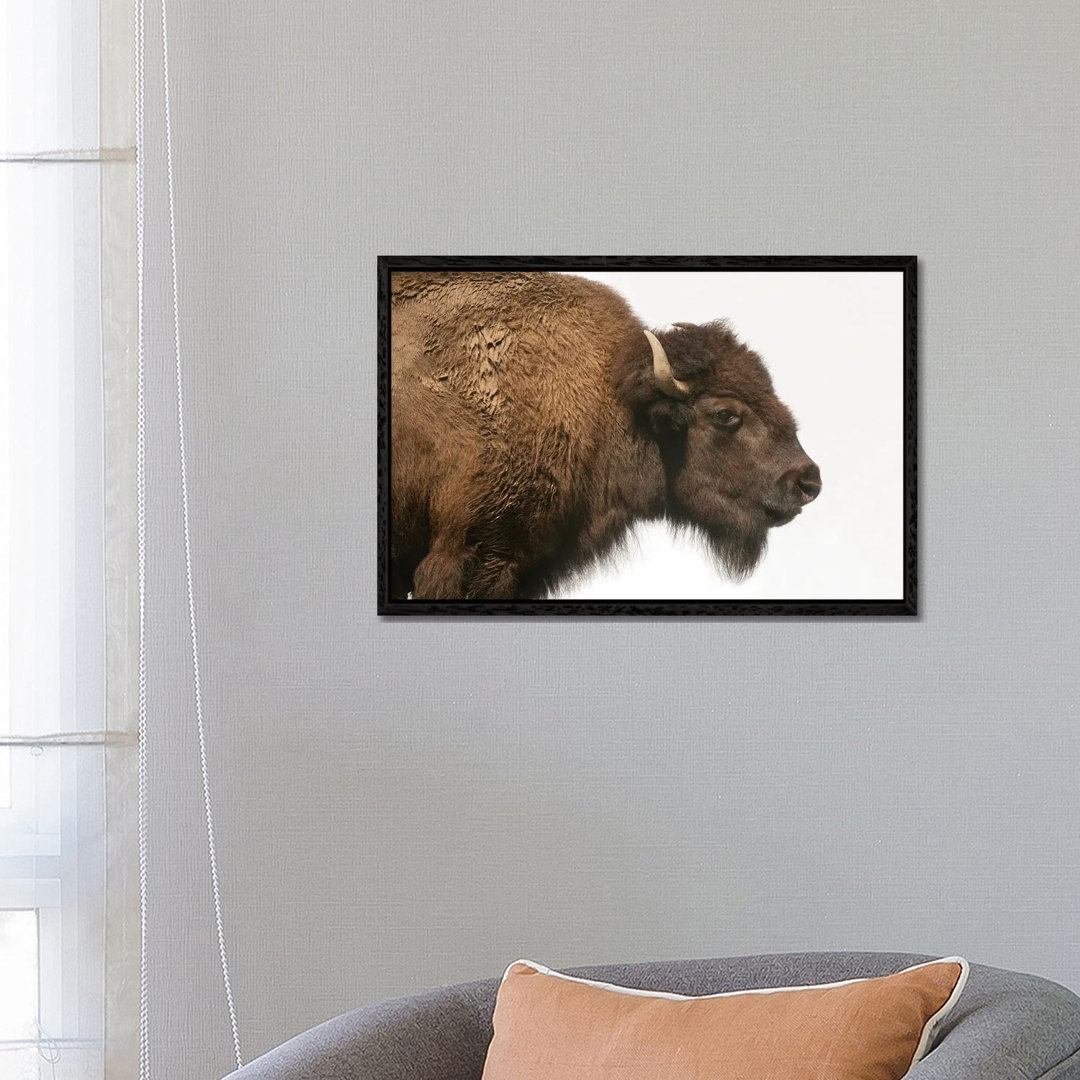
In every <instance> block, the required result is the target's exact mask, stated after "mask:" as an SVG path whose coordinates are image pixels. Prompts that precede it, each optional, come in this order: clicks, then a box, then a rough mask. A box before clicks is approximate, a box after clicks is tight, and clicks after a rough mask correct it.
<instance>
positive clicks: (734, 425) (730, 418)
mask: <svg viewBox="0 0 1080 1080" xmlns="http://www.w3.org/2000/svg"><path fill="white" fill-rule="evenodd" d="M710 415H711V416H712V419H713V421H714V423H716V424H717V425H718V426H720V427H722V428H723V429H724V430H725V431H737V430H738V428H739V427H740V425H741V424H742V417H741V416H740V415H739V414H738V413H737V412H734V411H733V410H732V409H717V410H716V412H714V413H711V414H710Z"/></svg>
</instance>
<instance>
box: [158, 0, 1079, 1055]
mask: <svg viewBox="0 0 1080 1080" xmlns="http://www.w3.org/2000/svg"><path fill="white" fill-rule="evenodd" d="M150 6H151V7H152V6H153V5H150ZM174 7H175V9H176V10H175V11H174V12H173V15H172V27H171V29H172V32H173V45H174V52H173V61H172V63H173V76H174V84H173V92H174V107H175V117H174V120H175V125H176V132H175V134H176V150H177V189H178V198H179V205H178V211H179V221H178V224H179V228H180V248H181V251H180V271H181V275H182V300H183V308H184V337H185V342H186V353H187V359H188V366H189V382H188V406H189V409H190V431H189V451H190V469H191V496H192V524H193V530H194V533H193V539H194V544H195V557H196V592H197V598H198V603H199V608H200V618H201V629H202V644H203V650H204V652H203V675H204V680H205V695H206V704H207V720H208V725H209V734H210V753H211V767H212V771H213V774H214V780H215V787H216V810H217V824H218V845H219V854H220V857H221V863H222V888H223V896H224V901H225V916H226V924H227V929H228V933H229V938H230V944H231V950H232V961H233V976H234V982H235V988H236V997H237V1006H238V1009H239V1015H240V1023H241V1030H242V1035H243V1039H244V1043H245V1048H246V1050H247V1052H248V1054H254V1053H255V1052H258V1051H261V1050H263V1049H265V1048H267V1047H269V1046H270V1045H271V1044H273V1043H275V1042H277V1041H279V1040H281V1039H282V1038H284V1037H285V1036H287V1035H289V1034H291V1033H293V1032H296V1031H297V1030H299V1029H302V1028H304V1027H305V1026H307V1025H310V1024H311V1023H313V1022H315V1021H317V1020H319V1019H321V1018H324V1017H326V1016H328V1015H330V1014H332V1013H335V1012H337V1011H339V1010H342V1009H345V1008H347V1007H350V1006H353V1005H356V1004H359V1003H362V1002H366V1001H369V1000H373V999H377V998H380V997H383V996H386V995H390V994H394V993H397V992H401V991H407V990H410V989H412V988H416V987H420V986H423V985H427V984H435V983H442V982H446V981H452V980H458V979H464V978H468V977H471V976H478V975H486V974H492V973H496V972H499V971H501V969H502V968H503V966H504V965H505V964H506V963H507V962H508V961H509V960H512V959H514V958H516V957H518V956H519V955H527V956H532V957H535V958H536V959H539V960H541V961H543V962H545V963H548V964H552V965H564V964H572V963H579V962H589V961H605V960H619V959H644V958H651V957H675V956H689V955H701V954H723V953H739V952H751V951H769V950H784V949H803V948H845V947H853V948H880V949H911V950H918V951H928V952H935V951H939V952H950V953H951V952H960V953H963V954H966V955H967V956H968V957H970V958H971V959H972V960H975V961H980V962H985V963H991V964H999V965H1004V966H1012V967H1016V968H1020V969H1024V970H1028V971H1033V972H1037V973H1040V974H1043V975H1046V976H1049V977H1051V978H1056V979H1058V980H1061V981H1063V982H1065V983H1067V984H1070V985H1072V986H1073V987H1074V988H1075V987H1080V929H1078V923H1077V919H1076V914H1077V892H1078V887H1080V809H1078V802H1077V787H1078V785H1077V758H1078V753H1080V734H1078V730H1077V716H1076V704H1075V703H1076V697H1077V689H1078V684H1080V675H1078V674H1077V662H1076V661H1077V645H1076V642H1077V638H1078V636H1080V603H1078V602H1080V579H1078V572H1077V568H1076V551H1077V545H1076V509H1075V505H1074V500H1075V499H1076V497H1077V495H1078V493H1080V488H1078V485H1077V482H1076V458H1077V452H1076V435H1075V418H1076V415H1077V411H1078V408H1080V375H1078V369H1077V363H1076V344H1077V339H1078V331H1080V316H1078V314H1077V313H1078V310H1080V305H1078V303H1077V285H1078V280H1077V278H1078V271H1080V256H1078V254H1077V248H1076V238H1075V222H1076V220H1077V213H1078V211H1080V205H1078V203H1080V199H1078V195H1077V190H1078V187H1077V164H1078V154H1080V138H1078V133H1077V127H1076V115H1077V106H1078V104H1080V102H1078V100H1077V99H1078V93H1077V91H1078V74H1077V71H1078V69H1077V65H1076V62H1075V51H1076V45H1077V42H1078V40H1080V8H1077V7H1076V6H1075V5H1074V4H1072V3H1071V2H1064V0H1062V2H1060V3H1053V2H1042V3H1036V4H1033V5H1024V6H1020V5H1012V4H1006V3H995V4H991V5H986V4H983V3H977V2H975V0H959V2H953V3H949V4H938V3H931V2H929V0H927V2H912V0H894V2H893V3H890V4H887V5H885V4H877V3H871V2H869V0H849V2H844V3H839V2H837V3H826V4H819V3H812V4H804V3H782V2H778V0H769V2H763V0H736V2H731V3H727V4H722V5H720V4H714V3H711V2H705V0H695V2H681V3H674V4H659V3H628V2H621V0H604V2H595V3H591V4H580V3H577V2H571V0H549V2H547V3H544V4H532V3H527V2H524V0H517V2H505V3H494V2H490V0H488V2H470V3H447V4H444V3H424V4H418V3H408V2H406V3H399V4H394V5H378V6H376V5H373V4H371V3H365V4H355V3H353V2H351V0H326V2H322V3H311V4H297V3H290V2H286V0H277V2H273V3H262V4H259V5H249V4H240V3H236V2H232V3H225V4H221V3H211V2H209V0H192V2H190V3H187V4H184V5H179V4H177V5H174ZM154 29H155V28H154V27H153V26H152V27H151V32H152V33H153V31H154ZM151 40H153V39H151ZM155 130H156V127H155ZM157 146H158V144H157V142H156V141H155V142H154V143H153V144H152V149H156V147H157ZM160 181H161V174H160V172H159V171H158V170H157V169H156V168H155V169H154V170H153V172H152V175H151V185H152V187H153V189H154V191H155V192H158V193H160ZM154 198H155V199H157V200H158V202H157V204H156V209H155V210H154V215H153V216H152V221H151V235H150V243H151V257H152V258H153V259H154V260H156V262H155V266H156V269H155V270H154V275H155V276H154V280H153V281H152V283H151V284H152V286H153V289H152V294H151V303H150V316H151V319H152V320H153V322H154V324H155V333H154V337H155V343H156V350H155V363H162V364H167V363H168V358H167V350H168V346H169V328H168V324H167V321H166V320H165V311H166V306H165V299H164V296H163V293H162V286H163V283H164V279H163V278H162V277H161V270H162V268H163V267H164V266H165V265H166V263H165V262H164V261H162V260H163V258H164V256H165V253H166V248H165V247H164V244H163V240H164V238H163V234H162V232H161V231H160V225H161V219H160V199H159V196H158V195H154ZM381 252H397V253H413V252H422V253H512V254H518V253H631V254H650V253H664V254H670V253H677V254H690V253H710V254H717V253H740V254H742V253H763V254H767V253H780V254H788V253H830V254H832V253H843V254H858V253H875V254H878V253H916V254H918V255H919V256H920V258H921V260H922V262H921V293H922V297H921V326H920V331H921V366H922V376H921V385H922V417H921V420H922V441H921V458H920V478H921V496H922V499H921V502H922V507H921V509H922V518H921V543H922V554H921V582H920V584H921V587H922V588H921V594H922V596H921V602H922V610H923V612H924V614H923V616H922V618H921V619H920V620H919V621H917V622H913V621H897V622H889V621H878V622H865V621H864V622H859V621H834V622H830V621H801V622H798V621H792V622H784V621H761V622H754V621H737V620H736V621H721V622H705V621H681V622H680V621H669V622H653V621H621V622H620V621H607V622H601V623H597V622H574V621H535V620H533V621H525V620H521V621H491V622H485V621H479V620H478V621H453V622H437V621H427V622H424V621H408V622H379V621H378V620H377V619H376V618H375V616H374V615H373V611H374V604H375V596H374V584H375V559H374V546H375V515H374V453H375V433H374V398H373V387H374V362H375V348H374V346H375V307H374V270H375V262H374V257H375V255H376V254H378V253H381ZM168 378H169V376H168V375H167V374H165V375H161V376H155V378H154V380H153V382H152V386H151V391H152V392H151V421H152V423H153V425H154V428H153V434H152V439H153V444H152V446H151V460H150V464H151V482H152V487H153V491H152V500H153V517H152V520H151V551H152V555H151V558H152V566H151V587H152V588H153V589H154V590H155V596H154V598H153V599H152V603H151V610H150V614H151V618H152V619H153V620H155V630H154V633H153V637H152V640H151V646H152V651H151V661H152V667H151V676H152V682H151V699H152V707H153V708H155V709H156V710H157V711H156V713H155V727H154V729H153V732H152V738H153V739H154V740H155V742H154V746H153V750H152V753H153V754H154V755H155V757H154V767H153V768H154V772H153V777H152V779H153V780H154V782H155V783H156V789H155V790H156V795H155V800H154V805H153V812H154V815H155V816H154V825H153V830H154V831H153V837H152V839H153V844H154V854H153V861H152V865H151V870H152V873H153V875H154V877H153V882H154V885H153V887H154V889H155V893H154V897H153V901H152V910H153V911H154V912H155V913H156V914H155V917H156V923H155V931H154V934H155V937H154V940H153V942H152V950H153V951H152V956H151V961H152V965H153V971H154V993H155V998H154V1000H155V1005H154V1012H153V1015H152V1021H153V1024H154V1032H155V1042H156V1054H157V1066H158V1075H176V1076H191V1077H209V1076H213V1075H215V1074H216V1073H219V1072H223V1071H225V1070H226V1068H227V1067H228V1065H229V1061H230V1056H229V1049H228V1037H227V1030H226V1026H225V1022H224V1008H223V1004H222V1001H221V997H220V992H219V984H218V974H217V970H216V955H215V947H214V944H213V939H212V924H211V918H210V907H209V886H208V880H207V874H206V869H205V863H204V853H203V843H202V839H201V831H200V830H201V823H200V813H201V804H200V795H199V791H198V782H197V760H196V756H195V743H194V735H193V729H192V728H191V726H190V723H189V721H188V718H189V715H190V713H189V710H188V709H187V705H186V703H187V701H188V700H189V696H190V691H189V689H188V687H189V675H188V670H187V667H186V665H185V663H184V662H183V659H182V658H183V656H184V648H185V633H186V624H185V621H184V620H185V618H186V616H185V614H184V607H183V587H182V578H181V572H180V562H179V554H180V549H179V548H178V546H177V544H176V534H175V527H176V524H177V517H176V509H175V505H176V504H175V491H176V487H175V483H176V473H175V461H174V443H173V433H172V428H171V426H170V425H171V423H172V417H171V413H170V411H169V409H170V408H171V405H170V399H169V390H170V387H169V382H168ZM165 627H168V629H165Z"/></svg>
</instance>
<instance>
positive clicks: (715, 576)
mask: <svg viewBox="0 0 1080 1080" xmlns="http://www.w3.org/2000/svg"><path fill="white" fill-rule="evenodd" d="M579 276H581V277H587V278H592V279H593V280H595V281H602V282H604V283H605V284H607V285H610V286H611V287H612V288H614V289H615V290H617V291H618V292H619V293H620V294H621V295H622V296H624V297H625V298H626V299H627V301H628V302H629V303H630V305H631V307H633V309H634V311H635V313H636V314H637V315H638V316H639V317H640V318H641V319H642V320H643V321H644V323H645V324H646V325H647V326H653V327H656V326H663V325H665V324H667V323H671V322H707V321H709V320H710V319H716V318H725V319H727V320H729V322H730V323H731V326H732V328H733V329H734V330H735V332H736V333H737V334H738V335H739V337H740V338H741V339H742V340H743V341H745V342H746V343H747V344H748V345H749V346H750V347H751V348H752V349H754V350H755V351H756V352H757V353H758V354H759V355H760V356H761V357H762V359H763V360H764V361H765V365H766V367H767V368H768V370H769V373H770V375H771V376H772V380H773V385H774V387H775V389H776V393H777V396H778V397H779V398H780V400H781V401H783V402H785V403H786V404H787V405H788V406H789V407H790V409H791V411H792V412H793V413H794V414H795V418H796V420H797V422H798V424H799V439H800V441H801V442H802V444H803V447H804V449H805V450H806V452H807V453H808V454H809V455H810V457H811V458H813V459H814V461H816V462H817V464H818V465H819V467H820V468H821V475H822V484H823V487H822V492H821V496H820V498H818V500H817V501H816V502H814V503H813V504H811V505H810V506H808V507H807V508H806V510H805V511H804V512H803V514H802V515H800V516H799V517H798V518H796V519H795V520H794V521H793V522H791V523H790V524H789V525H785V526H783V527H782V528H779V529H772V530H770V532H769V547H768V550H767V552H766V553H765V556H764V557H763V559H762V561H761V563H760V564H759V566H758V568H757V569H756V570H755V571H754V573H753V574H752V575H751V576H750V577H748V578H747V579H746V580H745V581H741V582H738V581H732V580H731V579H730V578H728V577H726V576H725V575H724V574H723V572H722V571H721V570H719V569H718V568H717V567H716V565H715V563H714V562H713V560H712V559H711V558H710V556H709V555H708V553H707V552H706V550H705V547H704V545H702V544H701V543H700V542H698V541H697V540H695V539H693V538H692V537H689V536H687V535H686V534H679V535H676V534H675V533H674V532H673V531H672V529H671V528H670V527H669V526H668V525H667V524H666V523H664V522H648V523H640V524H638V525H637V526H636V527H635V528H634V529H633V530H632V531H631V532H630V534H629V535H628V537H627V540H626V543H625V545H623V547H622V548H621V549H617V550H616V551H615V552H614V553H612V555H611V556H609V557H608V558H606V559H605V560H603V561H602V562H600V563H599V564H598V565H596V566H594V567H592V568H590V569H589V570H588V571H586V572H584V573H582V574H580V575H578V576H576V577H574V578H571V579H570V580H569V581H567V582H566V583H565V584H563V585H562V586H561V587H560V588H559V589H558V590H557V592H556V593H554V594H553V595H552V597H551V598H552V599H580V600H625V599H631V598H632V599H643V600H720V599H723V600H730V599H746V600H893V599H901V598H902V597H903V518H904V508H903V274H902V273H901V272H899V271H823V272H813V271H792V272H786V271H686V272H681V271H679V272H670V271H663V272H648V271H619V272H612V273H591V272H588V271H582V272H579Z"/></svg>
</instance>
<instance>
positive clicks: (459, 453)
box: [390, 271, 821, 600]
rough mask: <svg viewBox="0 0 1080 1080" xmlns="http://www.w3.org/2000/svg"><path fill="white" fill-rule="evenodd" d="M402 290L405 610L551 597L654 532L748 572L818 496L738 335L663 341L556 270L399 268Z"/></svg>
mask: <svg viewBox="0 0 1080 1080" xmlns="http://www.w3.org/2000/svg"><path fill="white" fill-rule="evenodd" d="M390 295H391V413H390V415H391V423H390V432H391V446H390V521H391V536H390V546H391V568H390V578H391V580H390V591H391V595H392V597H393V598H395V599H406V598H407V597H408V596H409V595H410V594H411V596H412V597H413V598H414V599H424V600H440V599H452V598H457V599H473V600H481V599H484V600H494V599H520V598H536V597H542V596H544V595H547V594H548V593H549V591H550V590H551V589H552V588H553V587H554V586H555V585H556V584H557V583H558V582H559V581H560V580H562V579H564V578H565V577H566V576H567V575H568V574H570V573H572V572H574V571H577V570H579V569H581V568H582V567H584V566H586V565H587V564H589V563H590V562H591V561H592V560H595V559H597V558H598V557H600V556H602V555H603V554H604V553H605V552H607V551H609V550H610V549H611V548H612V546H613V545H615V544H616V543H617V542H618V541H619V539H620V538H621V537H623V536H624V534H625V533H626V531H627V529H628V528H629V526H630V525H631V524H632V523H633V522H635V521H638V520H641V519H655V518H667V519H668V520H670V521H671V522H673V523H675V524H676V525H678V526H685V527H690V528H692V529H695V530H697V531H699V532H700V533H701V534H703V535H704V536H705V537H706V538H707V540H708V543H709V546H710V547H711V550H712V551H713V552H714V553H715V556H716V558H717V559H718V561H719V562H720V564H722V566H723V568H725V569H726V570H727V571H728V573H730V574H731V575H733V576H735V577H744V576H745V575H747V574H749V573H750V572H751V571H752V570H753V569H754V567H755V566H756V565H757V563H758V561H759V560H760V558H761V556H762V554H763V552H764V550H765V546H766V538H767V534H768V531H769V529H770V528H773V527H774V526H777V525H784V524H786V523H787V522H789V521H791V520H792V519H793V518H794V517H795V516H796V515H797V514H798V513H799V512H800V511H801V510H802V508H803V507H804V506H805V505H806V504H807V503H810V502H812V501H813V500H814V499H815V498H817V496H818V493H819V492H820V491H821V474H820V472H819V470H818V466H817V465H815V464H814V462H813V461H811V459H810V458H809V457H808V456H807V455H806V453H805V451H804V450H803V448H802V446H801V445H800V444H799V440H798V438H797V437H796V433H795V431H796V428H795V420H794V418H793V417H792V414H791V412H790V411H789V410H788V409H787V408H786V407H785V406H784V405H783V404H782V403H781V402H780V401H779V399H778V398H777V397H776V394H775V393H774V392H773V387H772V381H771V380H770V378H769V374H768V372H767V371H766V369H765V365H764V364H763V363H762V360H761V358H760V357H759V356H758V355H757V353H755V352H753V351H752V350H751V349H750V348H748V347H747V346H746V345H744V344H743V343H742V342H741V341H740V340H739V339H738V337H737V336H736V334H735V333H734V331H733V330H732V329H731V327H730V326H729V325H728V324H727V323H726V322H724V321H716V322H709V323H705V324H703V325H694V324H690V323H674V324H672V325H671V328H669V329H660V328H657V329H654V330H649V329H647V328H646V327H645V326H644V325H643V324H642V323H641V321H640V320H639V319H638V318H637V316H636V315H635V314H634V313H633V311H632V310H631V309H630V307H629V305H628V304H627V303H626V301H625V300H624V299H623V298H622V297H621V296H619V294H618V293H616V292H615V291H613V290H612V289H610V288H608V287H607V286H605V285H602V284H600V283H598V282H595V281H591V280H588V279H585V278H580V277H575V276H572V275H569V274H562V273H553V272H551V273H548V272H538V273H525V272H520V273H506V272H498V273H496V272H485V271H446V272H408V273H403V272H395V273H394V274H392V275H391V286H390Z"/></svg>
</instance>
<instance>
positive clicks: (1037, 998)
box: [227, 953, 1080, 1080]
mask: <svg viewBox="0 0 1080 1080" xmlns="http://www.w3.org/2000/svg"><path fill="white" fill-rule="evenodd" d="M930 959H933V957H929V956H915V955H911V954H907V953H789V954H780V955H775V956H739V957H728V958H725V959H715V960H672V961H666V962H661V963H651V964H617V965H614V966H607V967H589V968H577V969H574V970H573V971H572V974H575V975H583V976H585V977H587V978H591V979H599V980H602V981H604V982H610V983H615V984H617V985H621V986H635V987H639V988H641V989H643V990H666V991H668V992H671V993H676V994H688V995H699V994H717V993H723V992H725V991H728V990H750V989H753V988H755V987H765V986H799V985H808V984H811V983H826V982H839V981H840V980H842V979H857V978H864V977H869V976H875V975H888V974H891V973H892V972H894V971H900V970H902V969H903V968H906V967H911V966H912V965H913V964H918V963H921V962H923V961H924V960H930ZM498 986H499V980H498V979H486V980H484V981H482V982H472V983H462V984H460V985H458V986H447V987H443V988H441V989H438V990H428V991H425V992H424V993H420V994H416V995H413V996H411V997H404V998H397V999H395V1000H393V1001H386V1002H383V1003H381V1004H378V1005H369V1006H367V1007H365V1008H362V1009H356V1010H355V1011H353V1012H350V1013H346V1014H345V1015H343V1016H339V1017H337V1018H336V1019H334V1020H329V1021H327V1022H326V1023H325V1024H320V1025H319V1026H318V1027H315V1028H312V1029H311V1030H310V1031H306V1032H304V1033H303V1034H302V1035H297V1036H296V1038H294V1039H290V1040H289V1041H288V1042H287V1043H285V1044H284V1045H282V1046H279V1047H278V1048H277V1049H276V1050H271V1051H270V1052H269V1053H268V1054H265V1055H263V1056H262V1057H261V1058H259V1059H258V1060H257V1061H253V1062H251V1064H249V1065H246V1066H245V1067H244V1068H242V1069H240V1070H239V1071H238V1072H234V1073H232V1074H231V1075H230V1077H228V1078H227V1080H480V1075H481V1073H482V1071H483V1068H484V1056H485V1054H486V1052H487V1048H488V1044H489V1042H490V1041H491V1037H492V1029H491V1014H492V1011H493V1009H494V1006H495V993H496V991H497V990H498ZM908 1076H909V1077H910V1080H1080V999H1078V998H1077V997H1076V996H1075V995H1074V994H1072V993H1071V992H1070V991H1068V990H1066V989H1065V988H1064V987H1062V986H1058V985H1057V984H1056V983H1052V982H1048V981H1047V980H1045V979H1040V978H1036V977H1035V976H1033V975H1020V974H1017V973H1015V972H1011V971H1003V970H1001V969H999V968H992V967H982V966H980V965H978V964H973V965H972V966H971V975H970V977H969V979H968V983H967V986H966V987H965V988H964V992H963V994H962V995H961V996H960V1000H959V1002H958V1004H957V1006H956V1008H955V1009H954V1010H953V1012H952V1013H951V1014H950V1015H949V1017H948V1018H947V1020H946V1022H945V1023H944V1024H943V1025H942V1029H941V1031H940V1033H939V1035H938V1038H937V1040H936V1042H935V1045H934V1048H933V1050H932V1051H931V1052H930V1053H929V1054H928V1055H927V1057H926V1058H924V1059H923V1060H922V1061H921V1062H920V1063H919V1064H918V1065H916V1066H915V1067H914V1068H913V1069H912V1070H911V1071H910V1072H909V1073H908Z"/></svg>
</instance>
